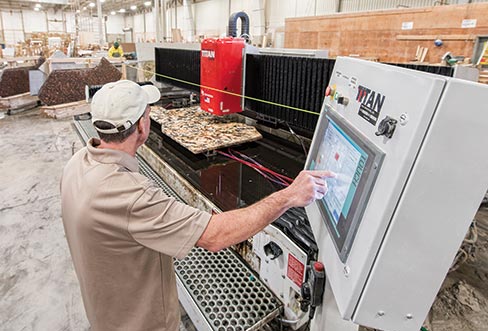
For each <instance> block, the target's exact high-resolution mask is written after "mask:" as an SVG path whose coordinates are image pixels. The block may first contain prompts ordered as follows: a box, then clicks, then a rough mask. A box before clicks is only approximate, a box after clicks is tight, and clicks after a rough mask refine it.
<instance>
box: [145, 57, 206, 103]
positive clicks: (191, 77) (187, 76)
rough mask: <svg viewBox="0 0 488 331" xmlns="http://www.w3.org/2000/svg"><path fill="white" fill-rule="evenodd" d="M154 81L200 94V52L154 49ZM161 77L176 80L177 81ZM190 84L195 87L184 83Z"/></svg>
mask: <svg viewBox="0 0 488 331" xmlns="http://www.w3.org/2000/svg"><path fill="white" fill-rule="evenodd" d="M155 52H156V80H157V81H158V82H163V83H168V84H171V85H174V86H178V87H181V88H184V89H187V90H192V91H195V92H198V94H200V86H198V85H200V50H190V49H172V48H156V50H155ZM161 75H164V76H167V77H172V78H176V79H177V80H174V79H170V78H167V77H163V76H161ZM184 81H186V82H191V83H193V84H197V85H190V84H186V83H184Z"/></svg>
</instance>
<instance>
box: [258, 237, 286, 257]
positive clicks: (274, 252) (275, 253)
mask: <svg viewBox="0 0 488 331" xmlns="http://www.w3.org/2000/svg"><path fill="white" fill-rule="evenodd" d="M263 248H264V253H265V254H266V256H271V260H274V259H276V258H278V257H279V256H281V255H282V254H283V250H282V249H281V247H280V246H278V244H277V243H275V242H274V241H270V242H269V243H267V244H266V245H264V247H263Z"/></svg>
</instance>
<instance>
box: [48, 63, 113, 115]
mask: <svg viewBox="0 0 488 331" xmlns="http://www.w3.org/2000/svg"><path fill="white" fill-rule="evenodd" d="M121 77H122V74H121V72H120V71H119V70H117V68H115V67H114V66H113V65H112V64H111V63H110V62H109V61H108V60H107V59H105V58H102V59H101V60H100V63H99V64H98V65H97V66H96V67H95V68H90V69H66V70H54V71H53V72H51V73H50V74H49V76H48V77H47V80H46V82H45V83H44V84H43V85H42V87H41V89H40V90H39V100H41V102H42V103H44V104H45V105H48V106H53V105H59V104H63V103H68V102H75V101H80V100H84V99H85V85H89V86H91V85H103V84H106V83H110V82H114V81H117V80H119V79H120V78H121Z"/></svg>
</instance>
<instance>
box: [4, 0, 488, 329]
mask: <svg viewBox="0 0 488 331" xmlns="http://www.w3.org/2000/svg"><path fill="white" fill-rule="evenodd" d="M0 46H1V48H0V151H1V154H2V157H1V158H0V179H1V180H0V201H1V204H0V330H132V329H134V330H149V329H151V330H171V331H173V330H174V329H172V328H169V327H168V326H167V325H163V324H157V325H155V326H153V328H146V327H144V328H143V326H142V325H143V324H144V323H141V325H140V326H137V327H133V326H130V327H129V326H128V324H124V322H120V323H118V325H117V323H113V324H112V325H111V326H110V327H108V326H107V325H109V324H103V323H104V322H100V321H104V320H110V318H111V317H109V316H107V315H105V316H104V315H103V314H99V315H98V316H97V314H92V313H91V312H90V309H91V308H90V306H89V305H90V303H89V301H90V299H89V298H91V295H94V294H93V293H88V292H87V291H88V290H87V289H86V283H84V281H85V280H84V277H85V276H86V275H84V274H83V273H82V271H80V270H81V269H80V267H79V265H76V260H75V256H78V255H79V254H80V253H79V252H77V251H76V248H75V247H76V246H74V245H73V243H74V242H75V241H77V240H78V239H73V238H72V236H71V235H68V228H69V225H68V223H67V222H69V221H68V220H67V219H68V217H67V216H66V215H67V214H69V213H68V212H67V211H66V207H62V206H65V199H66V197H65V196H66V193H65V192H63V190H62V189H61V188H62V187H64V186H63V184H61V183H62V182H63V181H66V177H65V178H63V174H64V173H66V172H65V171H66V168H65V167H67V164H69V162H73V161H72V160H74V159H76V155H81V154H80V153H86V151H87V150H88V149H89V148H90V146H92V144H95V142H96V141H98V140H97V139H98V138H101V139H102V145H98V147H97V148H95V149H98V150H101V149H111V148H112V147H106V146H112V145H110V144H108V145H107V144H104V138H103V137H106V133H105V134H104V133H103V132H101V131H100V128H98V127H97V126H96V125H95V124H96V123H95V122H96V121H97V117H96V115H95V110H94V109H95V108H93V107H96V106H95V104H96V102H94V100H96V99H97V98H101V97H100V95H102V93H104V92H103V91H106V90H107V89H108V88H112V87H114V86H116V85H112V84H117V83H120V82H121V81H122V82H125V81H126V80H128V81H131V82H134V83H135V84H133V85H134V86H133V88H137V89H138V91H140V92H138V93H141V94H144V93H146V92H143V91H147V90H149V89H148V88H147V87H148V86H151V88H152V87H155V88H157V90H158V91H159V94H158V95H159V98H158V101H157V102H155V103H152V102H151V103H149V102H147V103H144V104H143V106H144V107H143V108H142V109H143V111H142V114H144V111H146V110H145V109H146V108H145V107H146V105H148V104H150V107H149V108H148V109H149V110H147V112H148V114H149V117H148V124H147V128H148V129H147V130H148V131H147V136H145V140H144V143H143V144H142V143H141V146H140V147H138V149H137V152H136V153H135V154H134V155H132V154H130V153H126V157H129V156H130V158H131V159H132V160H135V161H134V162H136V163H137V164H138V171H136V172H138V173H140V174H141V175H142V176H144V177H141V178H145V179H146V180H148V181H149V182H150V183H151V185H154V187H155V188H156V189H157V190H158V192H162V194H163V195H164V196H165V197H168V199H170V200H171V201H175V202H176V203H178V204H181V205H188V206H191V207H193V208H196V209H198V210H200V211H202V213H206V214H207V213H208V215H209V217H211V219H210V221H209V224H212V223H211V222H212V221H213V220H214V219H215V218H216V216H218V215H223V214H226V213H231V212H232V211H234V210H236V209H237V210H238V209H243V208H251V209H246V210H249V211H251V210H253V209H252V208H253V206H255V205H259V203H260V202H263V201H269V200H266V199H267V198H269V197H273V196H274V194H276V193H279V192H284V191H287V192H289V191H291V188H295V189H296V190H297V188H296V185H295V186H294V185H293V183H294V182H298V178H299V176H300V175H301V174H302V170H305V171H306V172H307V173H318V172H323V171H330V172H331V174H328V175H327V178H325V177H324V178H321V180H323V181H325V186H326V190H325V192H324V195H323V196H320V197H317V196H315V197H314V198H313V201H311V202H309V203H307V205H306V206H305V205H304V206H292V208H285V209H284V210H281V211H280V213H279V215H278V216H277V217H274V218H273V219H272V220H271V222H268V223H269V224H266V225H264V223H263V225H262V226H261V228H260V229H259V231H254V233H252V235H250V236H248V238H247V239H245V240H240V241H239V242H236V243H233V244H232V245H230V246H229V247H228V248H223V249H222V248H220V249H218V251H217V252H213V251H211V250H206V249H205V248H203V247H202V246H201V245H196V244H195V245H194V247H193V248H192V249H191V250H189V253H188V254H187V255H186V256H185V257H183V258H181V257H180V256H178V255H177V254H175V255H174V256H173V255H171V256H170V257H169V258H171V259H173V260H172V261H173V262H172V268H169V269H168V270H163V269H161V282H163V278H164V277H166V276H164V275H168V274H171V275H172V276H171V277H172V278H171V279H173V278H174V279H173V280H172V282H173V283H174V285H175V286H176V288H177V299H178V300H179V302H178V301H175V302H173V306H174V307H175V306H176V305H179V308H175V309H176V310H178V309H179V312H180V314H177V315H178V316H176V317H175V316H173V315H174V314H173V315H172V316H171V318H173V319H176V320H177V322H178V325H179V327H178V328H179V330H180V331H194V330H198V331H206V330H209V331H210V330H212V331H225V330H229V331H239V330H241V331H244V330H254V331H256V330H262V331H274V330H287V331H291V330H298V331H305V330H310V331H319V330H326V331H349V330H351V331H352V330H361V331H376V330H378V331H380V330H384V331H418V330H421V331H454V330H456V331H458V330H466V331H483V330H486V331H488V193H487V190H488V178H487V176H486V173H487V170H488V150H487V149H486V146H485V144H486V141H487V140H488V130H487V127H488V113H487V109H486V108H487V106H486V105H487V101H488V1H486V0H436V1H434V0H394V1H385V0H303V1H299V0H249V1H244V0H148V1H145V0H19V1H11V0H0ZM138 98H139V96H138ZM144 98H146V94H144ZM144 98H143V99H141V100H149V99H144ZM120 100H121V101H120V102H119V103H118V104H117V105H116V106H114V105H113V104H112V106H111V107H112V108H110V112H108V113H107V115H106V116H107V117H110V116H119V115H117V114H119V113H120V112H122V111H123V109H125V106H126V105H124V102H125V101H122V100H127V98H122V97H121V98H120ZM137 100H139V99H137ZM127 102H128V103H130V102H132V101H131V100H129V101H127ZM106 107H108V106H106ZM127 107H130V106H127ZM114 114H115V115H114ZM139 115H140V114H139ZM144 116H145V115H140V116H139V117H137V119H136V120H137V121H136V123H135V124H134V121H132V120H130V121H128V122H129V123H130V126H133V127H135V126H137V129H136V133H137V134H141V133H139V131H140V130H143V129H140V127H139V125H141V124H140V123H141V118H144ZM108 123H111V122H108ZM112 127H113V128H114V130H116V131H117V130H118V132H119V133H120V132H122V133H123V130H126V129H127V128H126V127H125V123H124V124H123V125H122V129H121V127H120V126H118V125H116V124H113V125H112ZM102 131H103V130H102ZM141 132H146V131H141ZM94 139H95V140H94ZM124 139H125V138H124ZM141 139H142V138H141ZM124 141H125V143H127V141H130V139H129V140H122V142H121V144H122V143H124ZM93 146H95V145H93ZM102 146H105V147H102ZM115 149H116V148H115ZM70 160H71V161H70ZM103 163H104V162H101V164H103ZM126 168H127V167H126ZM120 171H121V172H126V171H133V170H127V169H125V170H120ZM85 175H86V174H83V176H85ZM80 176H81V175H80ZM317 176H318V175H317ZM295 178H296V179H295ZM79 179H80V180H81V182H82V183H83V182H84V181H85V177H80V178H79ZM102 187H103V185H100V187H99V188H93V187H92V188H91V189H92V190H94V192H95V191H96V190H97V189H98V190H100V189H101V188H102ZM78 190H79V194H80V197H81V191H82V189H81V188H79V187H78ZM75 191H76V190H75ZM75 196H76V194H75ZM79 201H80V202H79V203H80V204H82V203H83V202H82V200H81V198H80V200H79ZM83 201H85V200H83ZM107 201H108V200H107ZM97 203H98V202H97ZM100 203H101V204H102V205H103V204H104V203H106V202H105V201H101V202H100ZM128 204H129V202H127V205H128ZM75 205H76V203H75ZM63 208H64V210H63ZM86 208H87V210H89V208H90V206H88V205H87V206H86ZM131 208H132V205H131ZM160 208H163V205H161V207H160ZM82 209H83V208H82ZM269 209H270V210H271V209H272V207H269ZM102 210H104V212H106V213H108V216H110V213H109V212H108V210H110V209H109V208H107V209H104V208H102ZM129 214H130V213H128V214H127V215H129ZM91 217H92V216H90V215H88V216H87V217H86V218H87V219H91ZM111 217H112V218H113V219H114V220H116V221H117V217H116V216H113V215H112V216H111ZM127 217H129V219H130V215H129V216H127ZM248 217H249V224H251V223H252V219H251V218H252V217H254V214H252V213H251V212H249V216H248ZM257 218H258V216H256V219H257ZM93 219H95V216H93ZM97 226H98V225H97ZM229 226H230V225H229ZM249 226H251V225H249ZM209 228H210V225H209ZM126 229H127V233H129V234H130V233H131V232H130V229H129V225H127V226H126ZM83 231H84V230H79V233H80V238H81V233H82V232H83ZM100 231H101V232H103V233H105V234H107V233H108V234H109V233H110V231H111V230H110V229H108V228H107V229H103V230H100ZM155 231H156V230H155ZM235 231H238V229H236V230H235ZM221 235H222V236H224V235H226V232H222V234H221ZM74 236H75V237H76V236H78V233H76V232H75V234H74ZM202 236H203V235H202ZM175 237H176V235H175ZM196 239H198V238H196ZM80 240H81V239H80ZM130 240H132V241H131V242H130V245H135V246H137V247H139V248H143V249H145V250H147V251H149V252H151V254H152V253H154V252H155V253H157V254H159V255H160V256H163V255H165V253H164V252H161V251H159V250H158V249H155V248H154V247H150V246H145V245H144V244H141V242H140V241H138V240H137V239H136V238H135V236H133V235H132V234H130ZM161 240H163V239H161ZM165 240H168V239H165ZM104 244H105V243H104V242H103V241H100V245H101V247H102V246H103V245H104ZM186 244H187V243H186ZM161 245H163V246H164V245H165V243H164V241H162V243H161ZM116 246H117V245H114V246H110V247H109V249H108V252H111V254H113V259H114V260H115V259H117V258H118V257H119V256H120V255H121V254H122V253H121V251H116V248H117V247H116ZM131 247H132V246H131ZM119 248H120V247H119ZM87 250H88V251H89V250H90V248H87ZM161 259H162V258H161ZM158 263H159V262H158ZM160 263H162V262H160ZM99 266H100V264H99ZM100 268H101V269H103V266H100ZM158 268H159V267H158ZM161 268H163V267H161ZM148 269H150V268H149V267H148ZM139 272H141V274H144V273H145V271H144V270H142V271H139ZM148 272H149V271H148ZM127 273H128V274H132V272H127ZM112 276H115V275H112ZM112 276H111V275H110V274H107V275H106V278H103V279H102V278H100V279H97V281H96V282H100V283H103V284H106V287H107V288H108V287H111V286H112V285H113V283H112V280H111V278H113V277H112ZM165 281H167V280H165ZM132 285H134V284H132ZM145 285H147V284H144V282H141V283H140V284H135V285H134V286H136V287H137V286H140V287H141V289H142V288H144V286H145ZM117 291H120V292H119V293H120V298H122V297H124V296H123V294H122V292H123V291H124V288H120V289H118V290H117ZM141 291H142V290H141ZM163 292H164V291H163ZM165 295H166V294H165V293H162V297H163V301H164V300H166V299H164V297H165ZM115 296H116V298H111V299H113V300H114V301H113V302H116V301H117V300H119V299H118V298H117V292H116V294H115ZM95 297H96V295H95ZM120 301H122V299H120ZM148 302H149V301H148ZM148 306H149V304H148ZM163 306H164V305H163ZM111 308H112V309H113V311H115V310H116V309H117V308H116V307H115V306H114V307H111ZM144 308H145V307H136V308H135V310H134V311H123V313H122V314H123V315H124V314H125V315H127V316H131V317H130V318H134V319H135V320H136V319H137V318H141V317H140V316H142V313H141V312H144ZM146 308H147V307H146ZM152 309H154V310H155V309H157V307H152ZM164 309H167V307H166V308H164ZM164 309H163V308H161V312H162V313H161V314H162V315H163V316H164V318H166V317H167V316H166V315H164V312H163V311H164ZM108 311H110V309H109V310H108ZM168 318H169V317H168ZM103 325H105V326H103ZM131 325H132V324H131Z"/></svg>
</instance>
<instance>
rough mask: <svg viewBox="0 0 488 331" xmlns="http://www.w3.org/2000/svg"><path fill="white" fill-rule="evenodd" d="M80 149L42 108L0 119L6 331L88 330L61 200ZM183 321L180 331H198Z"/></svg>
mask: <svg viewBox="0 0 488 331" xmlns="http://www.w3.org/2000/svg"><path fill="white" fill-rule="evenodd" d="M1 117H2V116H0V118H1ZM81 147H82V144H81V142H80V140H79V138H78V136H77V135H76V133H75V131H74V129H73V128H72V127H71V120H53V119H48V118H44V117H41V116H39V111H38V110H37V109H34V110H31V111H27V112H23V113H19V114H15V115H12V116H5V117H4V118H2V119H0V330H8V331H11V330H14V331H17V330H43V331H44V330H50V331H57V330H88V329H89V324H88V321H87V319H86V317H85V312H84V309H83V304H82V301H81V295H80V290H79V287H78V282H77V279H76V275H75V273H74V269H73V266H72V263H71V258H70V255H69V250H68V245H67V243H66V239H65V236H64V230H63V225H62V221H61V216H60V215H61V207H60V195H59V180H60V176H61V171H62V169H63V166H64V164H65V163H66V162H67V161H68V160H69V158H70V157H71V155H72V154H73V153H74V152H76V151H77V150H78V149H79V148H81ZM182 320H183V321H184V323H182V326H181V330H192V329H193V327H192V325H191V322H190V321H189V320H188V318H187V317H186V316H183V319H182Z"/></svg>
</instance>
